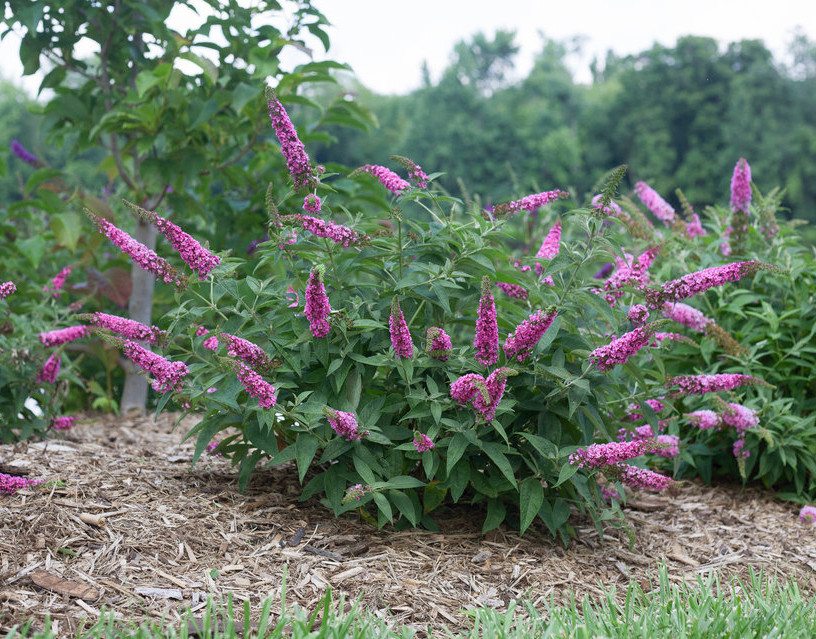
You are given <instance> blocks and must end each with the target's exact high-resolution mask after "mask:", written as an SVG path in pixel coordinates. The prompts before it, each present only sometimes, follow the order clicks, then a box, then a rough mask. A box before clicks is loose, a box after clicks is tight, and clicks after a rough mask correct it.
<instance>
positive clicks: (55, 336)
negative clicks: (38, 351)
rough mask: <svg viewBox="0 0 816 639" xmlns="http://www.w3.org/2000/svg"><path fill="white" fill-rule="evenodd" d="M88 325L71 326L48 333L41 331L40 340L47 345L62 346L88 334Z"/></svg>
mask: <svg viewBox="0 0 816 639" xmlns="http://www.w3.org/2000/svg"><path fill="white" fill-rule="evenodd" d="M88 332H89V331H88V327H87V326H85V325H80V326H69V327H68V328H60V329H57V330H55V331H49V332H47V333H40V341H41V342H42V343H43V345H45V346H62V345H63V344H67V343H68V342H73V341H74V340H77V339H80V338H82V337H85V336H87V335H88Z"/></svg>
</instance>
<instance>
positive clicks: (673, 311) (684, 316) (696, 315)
mask: <svg viewBox="0 0 816 639" xmlns="http://www.w3.org/2000/svg"><path fill="white" fill-rule="evenodd" d="M663 315H664V316H665V317H668V318H669V319H671V320H674V321H675V322H678V323H680V324H682V325H683V326H688V327H689V328H691V329H693V330H695V331H697V332H698V333H705V330H706V327H707V326H708V325H709V324H710V323H711V322H712V320H710V319H709V318H707V317H706V316H705V315H703V313H702V312H700V311H698V310H697V309H696V308H693V307H691V306H689V305H688V304H683V303H682V302H675V303H672V302H666V303H665V304H664V305H663Z"/></svg>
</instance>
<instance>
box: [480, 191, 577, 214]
mask: <svg viewBox="0 0 816 639" xmlns="http://www.w3.org/2000/svg"><path fill="white" fill-rule="evenodd" d="M567 196H569V193H567V192H566V191H561V190H558V189H556V190H554V191H543V192H541V193H534V194H532V195H527V196H525V197H523V198H521V199H520V200H513V201H512V202H505V203H504V204H497V205H496V206H494V207H493V213H492V217H503V216H507V217H512V216H513V215H515V214H516V213H518V212H519V211H527V212H529V213H535V212H536V211H538V209H540V208H541V207H542V206H546V205H547V204H549V203H550V202H554V201H555V200H557V199H559V198H562V197H567Z"/></svg>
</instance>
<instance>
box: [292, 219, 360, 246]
mask: <svg viewBox="0 0 816 639" xmlns="http://www.w3.org/2000/svg"><path fill="white" fill-rule="evenodd" d="M282 219H283V220H284V221H289V220H293V221H296V222H297V223H298V224H300V226H301V227H302V228H303V229H304V230H306V231H309V233H311V234H312V235H316V236H317V237H325V238H328V239H330V240H331V241H332V242H334V243H335V244H340V245H341V246H342V247H343V248H348V247H349V246H351V245H352V244H360V243H361V242H367V241H368V238H367V237H363V236H360V235H359V234H358V233H357V231H355V230H354V229H350V228H349V227H347V226H343V225H342V224H337V223H335V222H331V221H329V220H322V219H320V218H319V217H311V216H309V215H290V216H284V217H283V218H282Z"/></svg>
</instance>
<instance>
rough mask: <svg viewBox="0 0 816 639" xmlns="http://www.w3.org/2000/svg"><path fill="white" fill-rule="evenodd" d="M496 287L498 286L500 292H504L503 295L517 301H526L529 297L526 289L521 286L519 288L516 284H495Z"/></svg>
mask: <svg viewBox="0 0 816 639" xmlns="http://www.w3.org/2000/svg"><path fill="white" fill-rule="evenodd" d="M496 286H498V287H499V288H500V289H501V290H502V291H504V294H505V295H507V296H508V297H512V298H514V299H517V300H526V299H527V298H528V297H529V296H530V293H529V292H528V291H527V289H526V288H524V287H523V286H519V285H518V284H508V283H507V282H496Z"/></svg>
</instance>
